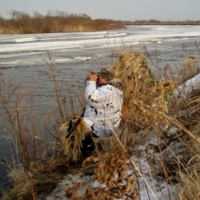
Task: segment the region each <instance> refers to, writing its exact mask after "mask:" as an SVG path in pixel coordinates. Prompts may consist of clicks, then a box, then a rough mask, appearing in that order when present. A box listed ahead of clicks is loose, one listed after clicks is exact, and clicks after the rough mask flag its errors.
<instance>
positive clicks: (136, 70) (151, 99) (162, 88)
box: [110, 52, 175, 127]
mask: <svg viewBox="0 0 200 200" xmlns="http://www.w3.org/2000/svg"><path fill="white" fill-rule="evenodd" d="M110 70H111V71H112V72H113V73H114V76H115V77H117V78H120V79H121V80H122V82H123V87H124V90H123V92H124V108H123V119H124V120H125V121H132V122H134V123H135V124H137V126H140V125H141V126H143V127H145V126H147V127H148V126H150V127H151V126H152V125H154V126H157V125H159V126H160V125H165V126H167V125H168V120H166V118H165V117H164V116H163V113H167V112H168V101H167V100H168V99H167V98H168V95H169V94H170V93H171V92H172V91H173V89H174V88H175V83H174V82H172V81H156V80H155V78H154V76H153V74H152V72H151V69H150V67H149V65H148V63H147V60H146V59H145V57H144V55H143V54H142V53H140V52H136V53H130V52H124V53H121V54H120V55H119V61H118V62H117V63H116V64H114V65H113V66H112V67H111V68H110Z"/></svg>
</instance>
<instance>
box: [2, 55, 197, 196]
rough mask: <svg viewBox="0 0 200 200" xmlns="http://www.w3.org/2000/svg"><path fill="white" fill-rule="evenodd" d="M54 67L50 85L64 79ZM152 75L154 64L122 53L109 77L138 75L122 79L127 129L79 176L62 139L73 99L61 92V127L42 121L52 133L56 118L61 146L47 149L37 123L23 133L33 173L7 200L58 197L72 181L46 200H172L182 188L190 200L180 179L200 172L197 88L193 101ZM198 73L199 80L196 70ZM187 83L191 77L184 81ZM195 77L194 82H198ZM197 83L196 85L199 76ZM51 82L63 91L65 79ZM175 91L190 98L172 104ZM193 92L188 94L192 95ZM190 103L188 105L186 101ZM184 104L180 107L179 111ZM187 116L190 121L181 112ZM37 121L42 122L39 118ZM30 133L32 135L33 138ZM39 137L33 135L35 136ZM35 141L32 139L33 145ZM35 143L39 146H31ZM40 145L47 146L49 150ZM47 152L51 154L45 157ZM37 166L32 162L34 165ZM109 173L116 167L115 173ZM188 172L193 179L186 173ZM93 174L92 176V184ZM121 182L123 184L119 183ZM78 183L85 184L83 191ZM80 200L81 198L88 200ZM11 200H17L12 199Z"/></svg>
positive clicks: (19, 179) (22, 177)
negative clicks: (99, 198) (93, 198)
mask: <svg viewBox="0 0 200 200" xmlns="http://www.w3.org/2000/svg"><path fill="white" fill-rule="evenodd" d="M122 64H123V65H122ZM190 64H191V65H190V66H188V65H187V66H186V68H185V71H186V70H189V71H190V72H191V68H196V67H198V65H196V62H190ZM49 65H50V70H51V72H54V73H51V74H49V75H51V78H56V77H57V76H54V75H55V73H60V70H59V69H54V63H53V62H51V60H50V63H49ZM122 66H123V67H124V68H122ZM130 66H132V67H130ZM138 66H140V67H138ZM149 67H150V66H149V65H148V63H147V60H146V59H145V58H144V57H143V55H142V54H141V53H139V52H136V53H134V54H133V53H128V52H123V53H121V56H120V57H119V61H118V62H117V63H115V64H114V65H113V66H112V68H111V69H110V70H114V71H115V73H116V76H120V75H123V74H124V73H120V72H121V71H120V70H123V69H124V70H125V72H126V73H127V74H131V75H132V78H131V79H130V76H125V77H124V78H123V79H122V80H123V83H124V84H125V87H124V88H125V90H124V95H125V99H124V101H125V105H126V106H125V107H124V112H123V121H122V126H121V129H120V130H119V132H117V133H116V135H114V136H113V137H112V138H110V139H111V140H109V141H107V142H108V143H107V145H106V147H107V150H106V152H104V153H103V152H102V154H101V155H100V156H99V157H98V158H95V157H93V158H90V159H89V160H86V161H85V162H84V163H85V165H84V164H83V166H82V167H81V166H78V168H77V170H75V171H73V172H72V171H71V170H70V169H73V168H75V167H74V165H71V163H70V162H68V160H66V157H65V156H64V155H62V139H63V135H62V134H61V133H60V131H59V127H60V125H61V124H62V121H65V120H66V119H65V117H67V116H66V115H65V114H66V113H67V114H70V113H71V112H70V111H69V110H68V112H66V111H65V110H63V109H64V108H66V105H65V104H66V103H69V105H70V106H72V100H70V99H69V100H70V101H68V102H66V101H61V100H62V99H65V100H67V99H68V98H66V97H65V98H63V96H59V95H63V94H61V93H59V92H58V93H57V95H58V96H57V97H58V98H57V106H58V108H59V109H56V110H55V112H56V113H55V114H56V115H57V114H59V115H60V116H61V119H62V120H58V119H56V118H54V117H55V115H54V114H53V113H49V115H48V117H47V116H45V119H46V120H47V121H44V120H40V121H41V125H43V127H45V126H46V125H47V124H46V123H48V125H50V123H49V122H50V121H51V120H50V116H51V117H53V118H52V119H53V121H54V123H55V124H52V125H53V126H52V128H53V127H54V129H49V128H50V127H48V129H47V131H48V133H50V134H51V135H52V134H53V136H54V137H53V138H55V140H54V142H55V143H54V144H55V145H53V146H49V147H48V146H47V145H49V144H52V140H49V141H48V138H47V137H46V135H47V133H46V132H45V131H44V130H43V129H40V128H39V129H36V128H34V124H35V123H34V122H36V121H35V120H36V119H35V118H32V121H31V124H30V125H31V126H29V129H27V127H24V128H25V129H24V130H23V129H21V132H18V129H16V134H19V135H20V136H21V137H19V139H20V138H24V139H25V140H22V141H21V140H19V141H18V142H20V144H21V145H23V148H25V149H23V148H22V152H24V151H26V154H24V156H23V157H22V158H23V162H24V163H25V166H26V170H24V169H23V168H21V169H18V168H16V169H17V170H14V171H12V170H13V169H12V170H11V173H10V178H11V179H12V180H13V181H14V183H16V187H14V188H13V189H11V190H10V191H9V192H8V193H5V195H4V197H3V199H4V200H6V199H9V200H10V199H12V198H13V199H16V196H17V198H21V199H27V198H32V199H36V198H38V199H40V195H39V193H41V190H40V189H41V188H43V189H44V191H43V194H44V193H45V192H47V193H48V192H50V191H49V190H48V188H47V186H49V188H51V189H53V187H55V186H57V184H58V183H59V181H62V179H63V177H64V174H66V173H67V174H68V175H67V176H66V177H65V180H64V181H62V184H61V185H63V187H61V188H59V187H58V188H57V189H56V190H55V191H54V192H53V193H52V194H51V195H50V196H49V197H46V196H45V197H42V198H43V199H45V198H47V199H52V198H57V199H62V198H63V199H67V198H69V199H75V198H76V199H83V197H89V196H88V195H103V196H105V195H110V196H111V197H113V198H116V197H117V199H119V198H118V197H119V195H121V196H120V198H123V197H124V196H126V197H127V198H128V199H132V197H133V195H138V196H137V197H141V199H150V198H151V197H152V198H155V197H157V198H159V197H162V198H164V199H167V198H168V199H173V197H174V195H175V194H174V190H175V188H174V187H175V186H178V188H183V190H178V192H177V191H175V192H176V193H179V194H180V195H182V196H184V195H188V191H189V190H190V189H191V186H190V185H186V186H185V185H184V181H183V179H181V177H184V180H185V179H186V178H187V177H186V175H188V174H189V175H188V179H187V180H188V181H189V179H190V177H191V176H193V175H192V174H190V171H188V167H190V168H192V167H193V168H194V170H198V169H197V168H195V166H196V164H197V163H198V162H199V161H198V158H197V159H193V160H192V161H191V158H193V157H194V156H197V155H198V150H199V139H198V137H199V136H198V133H199V132H196V131H199V129H198V128H195V127H197V126H198V119H199V113H198V109H194V110H193V111H191V110H188V108H189V109H191V108H196V106H198V105H199V101H198V98H199V94H200V93H198V92H199V91H198V90H197V89H198V88H195V92H196V93H195V97H196V99H195V101H194V93H193V92H194V91H192V90H191V89H188V88H187V87H181V86H180V87H175V84H174V82H173V80H167V78H166V80H165V81H156V79H155V78H154V77H153V76H152V74H151V73H149V72H150V71H149V70H150V69H149ZM52 70H53V71H52ZM54 70H55V71H54ZM192 71H194V72H196V71H195V70H192ZM132 72H133V73H132ZM186 75H188V73H185V76H186ZM189 75H190V76H191V74H189ZM193 76H194V77H195V74H193ZM198 77H199V76H197V78H198ZM184 78H186V77H184ZM52 80H53V82H54V83H58V82H57V81H58V79H52ZM188 83H189V82H187V84H186V86H189V88H194V86H193V87H190V86H191V85H190V84H188ZM192 83H194V84H195V83H198V81H197V80H195V78H193V79H192ZM54 86H55V91H60V88H59V87H58V86H59V84H55V85H54ZM130 86H133V87H130ZM3 88H5V87H3ZM79 89H80V88H79ZM184 89H185V90H184ZM174 90H175V91H176V90H177V91H180V92H181V94H183V93H184V94H185V95H178V94H177V95H175V96H173V92H172V91H174ZM79 91H80V90H79ZM187 91H189V93H186V92H187ZM79 93H80V92H79ZM175 94H176V93H175ZM70 95H71V94H70ZM183 96H184V99H182V97H183ZM1 97H2V95H1ZM173 97H174V98H173ZM75 99H77V98H75ZM177 102H179V103H178V104H177ZM180 102H181V103H180ZM188 105H190V106H188ZM185 109H186V112H185V113H186V114H184V113H183V112H182V111H184V110H185ZM29 110H30V109H29ZM19 111H20V112H22V111H23V110H22V109H19ZM187 113H190V114H189V115H188V114H187ZM10 116H11V117H13V119H14V117H16V115H13V114H12V113H10ZM31 116H32V117H35V115H34V113H32V114H31ZM72 117H75V116H72ZM11 119H12V118H11ZM16 119H17V120H18V122H19V124H18V125H20V124H24V123H23V121H21V120H22V119H21V118H16ZM33 119H35V120H33ZM27 120H28V118H26V122H28V121H27ZM30 127H31V129H30ZM55 127H56V129H55ZM29 130H30V132H28V131H29ZM32 130H35V131H34V132H33V131H32ZM41 130H42V132H41ZM45 130H46V129H45ZM49 130H55V133H54V132H52V131H51V132H49ZM43 131H44V132H43ZM33 133H34V135H32V134H33ZM29 134H30V135H29ZM43 134H44V135H43ZM25 136H26V137H25ZM28 136H30V138H27V137H28ZM44 136H45V137H44ZM64 136H65V135H64ZM30 141H32V142H33V143H30ZM104 142H106V141H104ZM41 144H45V146H43V145H41ZM33 147H34V148H33ZM192 147H194V149H193V148H192ZM29 148H30V149H29ZM43 148H44V149H43ZM42 149H43V150H44V153H45V154H44V153H41V150H42ZM30 150H35V151H33V152H35V154H32V153H31V152H32V151H30ZM22 155H23V154H22ZM50 155H51V157H50V158H49V156H50ZM32 156H34V157H32ZM44 156H45V157H44ZM30 158H31V159H32V160H33V162H29V159H30ZM44 158H45V159H44ZM108 166H111V170H110V168H109V167H108ZM180 166H181V167H180ZM185 170H186V171H187V173H185ZM12 172H16V173H12ZM57 172H59V173H61V172H62V174H61V176H60V175H58V174H56V173H57ZM79 172H81V173H79ZM88 173H89V174H90V176H88ZM191 173H193V171H191ZM106 174H107V175H106ZM180 174H182V176H180ZM44 175H45V176H46V177H45V176H44ZM184 175H185V176H184ZM93 178H95V180H96V181H95V182H93V180H94V179H93ZM115 178H116V181H114V180H115ZM110 180H112V181H110ZM195 180H196V179H195ZM15 181H16V182H15ZM77 182H81V183H79V184H77ZM43 184H44V185H43ZM50 184H53V187H50ZM194 184H196V185H195V186H194V187H193V188H195V187H196V186H197V184H198V182H197V181H196V182H194ZM14 186H15V185H14ZM83 186H84V187H85V188H87V190H86V191H85V190H82V189H81V187H83ZM105 186H106V187H105ZM106 188H110V190H109V191H114V192H111V193H109V194H108V192H107V189H106ZM187 188H188V191H187V190H186V189H187ZM196 188H198V187H196ZM79 189H80V191H79ZM66 190H67V192H66ZM79 192H80V193H79ZM116 192H117V194H116ZM134 192H135V193H134ZM196 192H197V193H196ZM196 192H195V193H194V192H193V195H194V196H195V195H196V194H198V192H199V191H198V190H197V191H196ZM60 194H61V195H60ZM80 194H82V197H81V196H80ZM9 195H13V196H12V198H11V196H9ZM66 195H67V196H68V197H66ZM116 195H118V196H116ZM77 196H79V197H77ZM194 196H193V197H194ZM85 199H87V198H85Z"/></svg>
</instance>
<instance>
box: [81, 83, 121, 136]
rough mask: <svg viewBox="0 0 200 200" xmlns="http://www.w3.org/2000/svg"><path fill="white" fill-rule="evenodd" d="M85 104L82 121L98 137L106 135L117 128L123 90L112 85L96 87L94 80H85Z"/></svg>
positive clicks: (119, 119)
mask: <svg viewBox="0 0 200 200" xmlns="http://www.w3.org/2000/svg"><path fill="white" fill-rule="evenodd" d="M85 99H86V102H87V106H86V109H85V112H84V117H83V119H84V121H85V122H86V124H87V126H88V128H89V129H90V130H91V132H93V133H94V134H95V135H97V136H98V137H106V136H109V135H110V134H112V132H113V131H116V130H117V129H118V128H119V125H120V121H121V117H122V103H123V92H122V91H121V90H120V89H118V88H116V87H114V86H113V85H110V84H109V83H108V84H105V85H102V86H99V87H97V86H96V82H94V81H87V82H86V89H85Z"/></svg>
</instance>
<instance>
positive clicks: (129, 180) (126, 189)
mask: <svg viewBox="0 0 200 200" xmlns="http://www.w3.org/2000/svg"><path fill="white" fill-rule="evenodd" d="M128 158H129V155H128V153H126V152H125V151H124V150H123V149H121V148H115V149H113V150H112V151H110V152H107V153H106V154H105V155H103V156H101V157H99V158H94V157H89V158H88V159H86V160H85V161H84V163H83V166H84V165H86V164H88V163H91V162H97V161H98V162H99V163H98V165H97V167H96V168H95V169H94V180H96V181H97V182H98V183H99V184H101V186H99V187H92V186H88V185H86V184H83V183H77V184H75V185H74V186H73V187H70V188H68V189H67V191H66V195H67V197H69V198H70V199H72V200H73V199H74V200H75V199H77V200H78V199H80V200H81V199H93V200H95V199H110V200H114V199H120V198H123V199H135V200H136V199H138V198H139V197H140V193H139V188H138V184H137V177H136V176H135V174H134V170H133V172H131V173H130V174H129V173H128V172H127V170H128V166H127V159H128ZM81 187H86V190H85V193H84V195H82V196H79V195H78V190H79V189H80V188H81Z"/></svg>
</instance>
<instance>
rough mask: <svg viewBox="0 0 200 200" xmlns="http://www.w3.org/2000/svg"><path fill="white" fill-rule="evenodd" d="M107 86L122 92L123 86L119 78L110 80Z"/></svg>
mask: <svg viewBox="0 0 200 200" xmlns="http://www.w3.org/2000/svg"><path fill="white" fill-rule="evenodd" d="M107 84H109V85H112V86H113V87H116V88H117V89H119V90H121V91H123V84H122V81H121V80H120V79H119V78H113V79H112V80H110V81H108V82H107Z"/></svg>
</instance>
